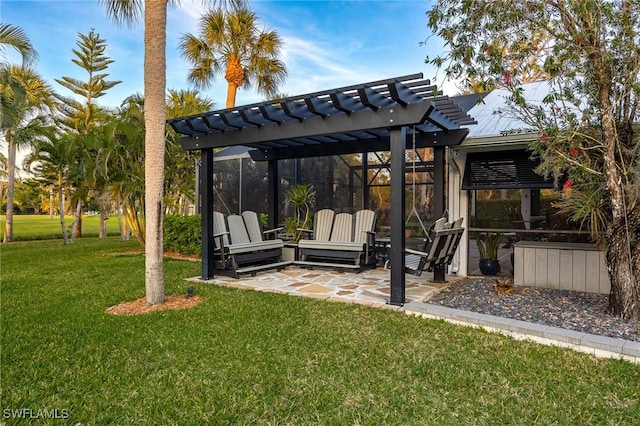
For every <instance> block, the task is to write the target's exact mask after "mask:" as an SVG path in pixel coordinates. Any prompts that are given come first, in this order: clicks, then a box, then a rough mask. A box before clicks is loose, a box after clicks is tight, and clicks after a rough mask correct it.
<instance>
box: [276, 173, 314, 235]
mask: <svg viewBox="0 0 640 426" xmlns="http://www.w3.org/2000/svg"><path fill="white" fill-rule="evenodd" d="M315 202H316V191H315V189H314V188H313V185H311V184H300V185H296V186H293V187H292V188H290V189H289V191H287V194H286V196H285V199H284V203H285V205H286V206H291V207H293V210H294V215H293V216H289V217H287V218H285V220H284V232H285V233H286V234H288V235H290V236H291V240H292V242H293V243H296V244H297V243H298V241H299V240H300V237H301V235H302V232H301V231H300V229H310V228H311V222H312V218H313V216H312V214H311V208H312V207H313V205H314V204H315Z"/></svg>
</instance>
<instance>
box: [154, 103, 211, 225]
mask: <svg viewBox="0 0 640 426" xmlns="http://www.w3.org/2000/svg"><path fill="white" fill-rule="evenodd" d="M214 106H215V104H214V102H213V101H212V100H211V99H209V98H206V97H205V98H202V97H201V96H199V95H198V92H197V91H195V90H169V94H168V96H167V117H168V118H174V117H184V116H186V115H192V114H198V113H202V112H205V111H211V110H212V109H213V108H214ZM177 139H178V138H177V135H176V133H175V131H174V130H173V129H172V128H169V129H168V131H167V153H168V155H167V164H166V167H165V170H166V174H167V176H166V178H165V188H166V190H167V197H165V198H166V199H167V204H169V207H170V208H172V209H171V210H170V211H171V212H172V213H174V214H180V213H182V214H187V212H188V211H189V201H190V200H196V199H197V198H196V197H197V195H196V194H197V190H198V188H197V186H196V180H197V179H196V178H195V177H196V173H197V170H198V169H197V167H198V166H197V165H198V162H199V161H200V153H198V152H194V151H186V150H184V149H182V147H181V146H180V144H179V143H178V140H177ZM194 189H195V191H194ZM171 201H173V203H171Z"/></svg>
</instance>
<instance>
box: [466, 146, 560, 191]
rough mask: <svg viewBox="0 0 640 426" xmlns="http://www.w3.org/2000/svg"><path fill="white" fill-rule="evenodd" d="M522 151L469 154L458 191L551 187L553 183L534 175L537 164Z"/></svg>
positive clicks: (529, 155) (537, 162) (528, 154)
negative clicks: (460, 187)
mask: <svg viewBox="0 0 640 426" xmlns="http://www.w3.org/2000/svg"><path fill="white" fill-rule="evenodd" d="M530 157H531V154H530V153H528V152H527V151H526V150H511V151H498V152H495V151H493V152H470V153H468V154H467V163H466V166H465V169H464V177H463V179H462V189H471V190H474V189H523V188H530V189H541V188H555V187H556V186H555V185H554V180H553V179H552V178H546V179H545V177H544V176H541V175H539V174H537V173H536V172H535V171H534V170H535V168H536V167H538V166H539V165H540V162H539V161H538V160H532V159H531V158H530Z"/></svg>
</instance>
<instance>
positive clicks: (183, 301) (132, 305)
mask: <svg viewBox="0 0 640 426" xmlns="http://www.w3.org/2000/svg"><path fill="white" fill-rule="evenodd" d="M200 302H202V298H201V297H200V296H192V297H186V296H185V295H184V294H178V295H172V296H165V298H164V303H163V304H162V305H156V306H149V305H147V299H146V298H145V297H142V298H140V299H137V300H133V301H131V302H122V303H120V304H118V305H114V306H111V307H109V308H107V309H106V311H105V312H107V313H108V314H112V315H138V314H148V313H151V312H157V311H164V310H167V309H186V308H192V307H194V306H196V305H198V304H199V303H200Z"/></svg>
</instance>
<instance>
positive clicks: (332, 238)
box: [296, 209, 376, 272]
mask: <svg viewBox="0 0 640 426" xmlns="http://www.w3.org/2000/svg"><path fill="white" fill-rule="evenodd" d="M314 225H315V231H314V235H313V236H314V238H312V239H301V240H300V241H299V242H298V250H299V256H300V260H299V261H297V262H296V264H298V265H302V266H325V267H333V268H347V269H354V270H356V271H358V272H359V271H360V270H361V269H362V268H363V267H365V266H369V267H375V263H376V259H375V256H374V245H375V235H376V233H375V228H376V213H375V212H374V211H372V210H367V209H364V210H359V211H357V212H356V213H354V214H351V213H338V214H334V212H333V210H330V209H323V210H320V211H318V212H317V213H316V215H315V220H314Z"/></svg>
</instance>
